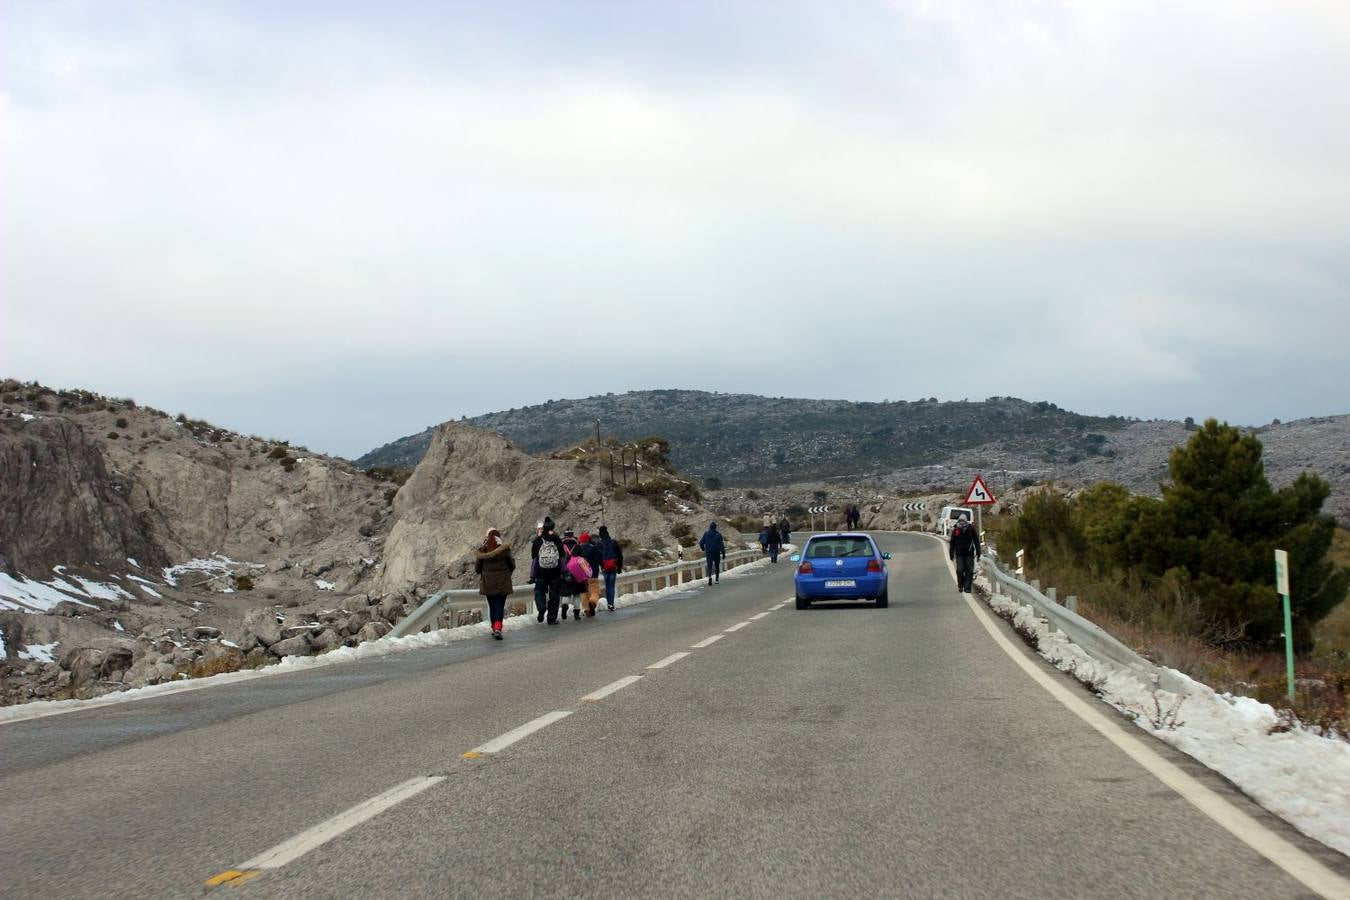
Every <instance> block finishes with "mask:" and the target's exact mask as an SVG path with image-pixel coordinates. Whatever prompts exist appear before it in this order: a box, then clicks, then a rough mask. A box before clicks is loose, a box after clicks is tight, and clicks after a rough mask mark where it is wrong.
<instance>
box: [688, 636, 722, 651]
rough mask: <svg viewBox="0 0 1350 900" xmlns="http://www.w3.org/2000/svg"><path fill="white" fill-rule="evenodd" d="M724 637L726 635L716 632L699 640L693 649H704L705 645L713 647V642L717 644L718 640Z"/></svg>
mask: <svg viewBox="0 0 1350 900" xmlns="http://www.w3.org/2000/svg"><path fill="white" fill-rule="evenodd" d="M723 637H725V635H721V634H714V635H713V636H712V637H710V638H704V639H703V640H701V641H699V642H698V643H697V644H694V645H693V649H695V650H702V649H703V648H704V647H711V646H712V645H713V644H715V643H717V642H718V641H720V640H721V639H722V638H723Z"/></svg>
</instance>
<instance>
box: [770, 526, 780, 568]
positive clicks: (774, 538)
mask: <svg viewBox="0 0 1350 900" xmlns="http://www.w3.org/2000/svg"><path fill="white" fill-rule="evenodd" d="M782 549H783V534H782V532H780V531H779V530H778V526H777V525H770V526H769V562H771V563H774V564H775V565H777V563H778V551H780V550H782Z"/></svg>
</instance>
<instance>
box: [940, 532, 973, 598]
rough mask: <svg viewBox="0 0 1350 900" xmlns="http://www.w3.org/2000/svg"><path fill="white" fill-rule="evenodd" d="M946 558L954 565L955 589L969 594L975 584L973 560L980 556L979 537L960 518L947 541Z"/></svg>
mask: <svg viewBox="0 0 1350 900" xmlns="http://www.w3.org/2000/svg"><path fill="white" fill-rule="evenodd" d="M948 541H949V542H948V545H947V558H948V559H950V560H953V561H954V562H955V563H956V589H957V590H958V591H960V592H962V593H963V594H969V593H970V589H971V587H972V586H973V585H974V583H975V560H976V559H978V558H979V556H980V536H979V534H977V533H976V531H975V526H974V525H972V524H970V520H969V519H967V518H966V517H965V516H962V517H961V519H960V521H958V522H957V524H956V527H955V528H953V529H952V534H951V537H950V538H949V539H948Z"/></svg>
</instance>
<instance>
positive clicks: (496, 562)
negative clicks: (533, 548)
mask: <svg viewBox="0 0 1350 900" xmlns="http://www.w3.org/2000/svg"><path fill="white" fill-rule="evenodd" d="M473 570H474V572H476V573H477V574H478V593H480V594H482V595H483V596H484V597H486V598H487V604H488V619H489V620H490V621H491V622H492V636H493V638H495V639H496V640H499V641H500V640H501V639H502V620H503V619H505V618H506V598H507V597H508V596H510V594H511V573H512V572H514V571H515V570H516V561H515V560H514V559H512V558H511V545H510V544H507V543H504V542H503V541H502V533H501V532H500V531H498V530H497V529H496V528H489V529H488V532H487V536H486V537H484V538H483V543H482V544H480V545H479V547H478V549H477V551H475V552H474V561H473Z"/></svg>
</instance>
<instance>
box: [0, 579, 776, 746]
mask: <svg viewBox="0 0 1350 900" xmlns="http://www.w3.org/2000/svg"><path fill="white" fill-rule="evenodd" d="M768 565H769V559H768V557H765V558H763V559H757V560H755V561H753V562H749V563H746V564H744V565H740V566H737V567H736V568H734V569H731V570H730V571H727V572H724V573H722V577H723V578H737V577H744V576H747V575H751V574H754V573H755V572H756V571H758V570H760V569H763V568H764V567H766V566H768ZM702 586H704V582H703V581H701V580H699V579H695V580H693V581H689V582H686V583H684V584H677V585H672V586H671V587H668V588H663V589H661V590H656V591H642V592H641V593H636V594H624V595H622V596H619V597H616V598H614V606H615V608H617V609H623V608H625V607H629V606H638V605H640V604H643V603H650V602H652V601H653V600H660V599H663V598H666V597H670V596H672V595H674V594H678V593H682V592H688V591H689V590H691V589H695V588H699V587H702ZM525 600H526V610H527V611H526V612H525V614H523V615H519V616H511V617H509V618H507V619H506V621H505V622H504V623H503V629H504V630H506V631H515V630H518V629H521V628H531V627H537V623H536V622H535V621H534V616H535V614H534V613H533V612H532V611H530V610H531V609H532V608H533V606H534V598H533V595H531V594H527V595H525ZM603 602H604V600H603V597H602V598H601V603H602V605H603ZM605 615H607V613H606V612H605V610H603V609H601V610H600V611H599V612H597V613H596V618H597V619H599V618H602V617H603V616H605ZM491 634H492V625H491V623H490V622H477V623H475V624H473V625H461V626H460V627H458V628H442V629H440V630H437V631H432V632H428V633H426V634H410V635H408V636H407V637H401V638H396V637H383V638H380V639H378V640H374V641H366V642H365V643H364V644H357V645H356V646H355V647H339V648H337V649H336V650H330V651H329V652H327V653H324V654H321V655H319V656H287V657H284V658H282V659H281V661H280V662H278V663H276V664H275V665H271V666H265V667H264V668H261V669H249V670H246V671H240V672H225V673H223V674H220V675H211V676H208V677H206V678H191V679H181V680H178V681H170V682H165V683H164V684H151V685H147V686H145V687H141V688H132V689H131V690H126V691H117V692H115V693H111V694H104V695H103V696H101V697H94V698H93V699H91V700H35V701H33V702H31V703H20V704H17V705H15V706H5V707H0V725H7V724H9V723H11V722H22V721H25V720H28V719H39V718H42V717H44V716H54V715H59V714H60V713H67V712H79V711H82V710H86V709H97V708H98V707H100V706H111V705H113V704H115V703H130V702H132V701H134V700H145V699H148V698H151V697H163V696H165V695H167V694H182V693H186V692H188V691H198V690H202V689H203V688H208V687H217V686H219V685H225V684H237V683H238V682H241V681H252V680H253V679H255V678H269V677H271V676H274V675H285V674H287V673H289V672H300V671H308V670H310V669H318V668H321V667H323V666H332V665H337V664H339V663H347V662H355V661H357V660H362V659H373V658H375V657H378V656H388V655H390V654H391V653H404V652H406V651H409V650H422V649H426V648H429V647H448V646H450V645H451V644H453V643H455V642H457V641H467V640H473V639H482V638H485V637H489V636H490V635H491Z"/></svg>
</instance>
